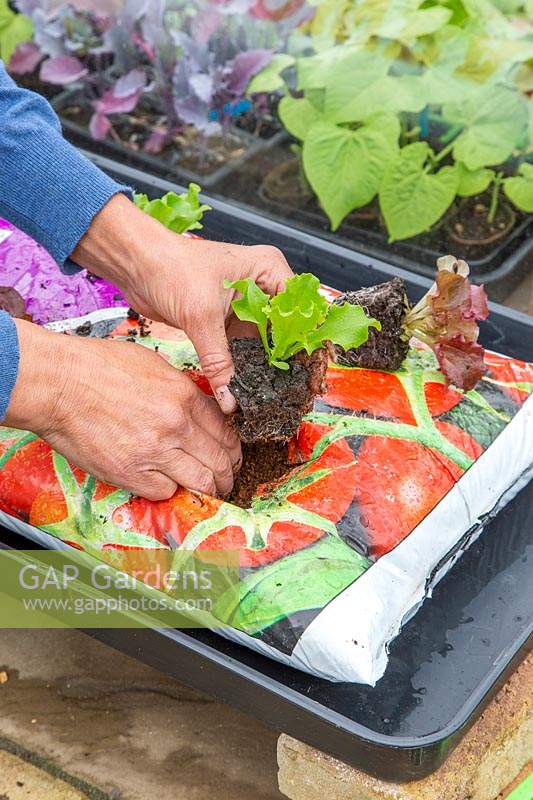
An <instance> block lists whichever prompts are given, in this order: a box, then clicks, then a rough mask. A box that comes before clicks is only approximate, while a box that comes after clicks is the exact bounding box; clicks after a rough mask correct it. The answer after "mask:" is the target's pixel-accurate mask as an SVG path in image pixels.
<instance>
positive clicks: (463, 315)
mask: <svg viewBox="0 0 533 800" xmlns="http://www.w3.org/2000/svg"><path fill="white" fill-rule="evenodd" d="M437 266H438V272H437V276H436V279H435V283H434V284H433V286H432V287H431V289H430V290H429V291H428V292H427V293H426V294H425V295H424V297H423V298H422V299H421V300H420V301H419V302H418V303H417V304H416V305H415V306H414V307H412V308H411V307H410V305H409V301H408V299H407V295H406V293H405V286H404V283H403V281H402V280H401V279H400V278H393V279H392V280H391V281H387V282H386V283H382V284H379V285H377V286H371V287H368V288H365V289H360V290H358V291H356V292H346V293H345V294H344V295H341V296H340V297H338V298H337V299H336V301H335V302H336V303H337V304H339V305H341V306H343V305H344V304H347V303H359V304H360V305H362V307H363V308H364V309H365V311H366V312H367V313H370V314H373V315H374V316H375V317H376V318H377V319H379V320H380V322H381V323H382V327H381V331H380V332H377V331H370V334H369V337H368V342H367V343H365V344H364V345H363V346H362V347H360V348H359V349H358V350H356V351H353V350H346V349H341V348H337V358H338V360H339V362H340V363H342V364H346V365H349V366H359V367H364V368H366V369H380V370H392V371H394V370H397V369H399V368H400V366H401V363H402V361H403V359H404V358H405V356H406V354H407V350H408V344H409V340H410V339H411V338H412V337H416V338H417V339H419V340H420V341H422V342H424V343H425V344H427V345H428V346H429V347H431V349H432V350H433V352H434V353H435V355H436V357H437V360H438V363H439V367H440V369H441V371H442V372H443V374H444V376H445V378H446V380H447V381H448V383H452V384H454V386H457V387H458V388H459V389H463V390H464V391H468V390H469V389H472V388H473V387H474V386H475V385H476V383H477V382H478V380H479V379H480V378H481V376H482V375H483V373H484V371H485V368H484V364H483V348H482V347H481V345H480V344H478V341H477V339H478V335H479V329H478V324H477V323H478V321H479V320H483V319H486V318H487V316H488V313H489V311H488V306H487V296H486V294H485V290H484V289H483V286H474V285H472V284H471V283H470V281H469V280H468V275H469V268H468V264H467V263H466V262H465V261H461V260H460V259H456V258H455V257H454V256H443V257H442V258H439V259H438V261H437Z"/></svg>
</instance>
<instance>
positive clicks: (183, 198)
mask: <svg viewBox="0 0 533 800" xmlns="http://www.w3.org/2000/svg"><path fill="white" fill-rule="evenodd" d="M199 193H200V187H199V186H198V184H197V183H190V184H189V189H188V190H187V192H184V193H183V194H176V192H167V193H166V194H165V195H163V197H158V198H157V199H156V200H149V198H148V195H146V194H137V193H135V194H134V195H133V201H134V203H135V205H136V206H137V208H140V209H141V211H144V212H145V213H146V214H149V215H150V216H151V217H153V218H154V219H157V220H158V221H159V222H161V223H162V224H163V225H164V226H165V228H168V229H169V230H171V231H172V232H173V233H185V232H186V231H194V230H198V229H199V228H201V227H202V225H201V223H200V220H201V219H202V217H203V215H204V213H205V212H206V211H210V210H211V206H208V205H206V204H205V203H200V198H199Z"/></svg>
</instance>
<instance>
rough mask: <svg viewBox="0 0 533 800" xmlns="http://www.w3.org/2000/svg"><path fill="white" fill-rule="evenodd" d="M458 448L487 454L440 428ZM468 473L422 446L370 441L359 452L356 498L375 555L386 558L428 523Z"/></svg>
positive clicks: (441, 424) (450, 428)
mask: <svg viewBox="0 0 533 800" xmlns="http://www.w3.org/2000/svg"><path fill="white" fill-rule="evenodd" d="M437 428H438V429H439V431H440V432H441V433H442V434H443V435H444V436H445V437H446V439H448V440H449V441H450V442H451V443H452V444H454V445H455V446H456V447H458V448H459V449H460V450H461V451H463V452H464V453H466V454H467V455H468V456H470V457H471V458H474V459H475V458H477V457H478V456H479V455H480V454H481V452H482V448H481V447H480V446H479V445H478V444H477V443H476V442H475V441H474V440H473V439H471V437H469V436H468V434H466V433H464V432H463V431H461V430H459V429H458V428H456V427H455V426H453V425H448V424H446V423H445V422H437ZM462 474H463V470H462V469H461V468H460V467H458V466H457V464H455V463H454V462H453V461H451V460H450V459H448V458H446V457H445V456H444V455H442V453H439V452H437V451H435V450H432V449H431V448H428V447H424V446H422V445H420V444H419V443H418V442H416V441H406V440H403V439H392V438H388V437H385V436H372V437H369V438H368V439H367V440H366V441H365V442H364V443H363V445H362V447H361V449H360V450H359V454H358V458H357V465H356V468H355V475H356V480H357V487H356V490H355V497H356V500H357V502H358V504H359V508H360V513H361V517H360V519H361V524H362V526H363V527H364V528H365V529H366V531H367V538H368V544H369V551H370V553H371V555H373V556H382V555H384V554H385V553H388V552H389V550H392V548H393V547H395V546H396V545H397V544H398V543H399V542H400V541H401V540H402V539H404V538H405V537H406V536H408V535H409V533H411V531H412V530H413V529H414V528H415V527H416V526H417V525H418V524H419V523H420V522H421V521H422V520H423V519H424V517H425V516H427V514H429V513H430V511H431V510H432V509H433V508H434V507H435V506H436V505H437V503H438V502H439V501H440V500H442V498H443V497H444V495H445V494H446V493H447V492H449V491H450V489H451V488H452V487H453V485H454V484H455V483H456V482H457V481H458V480H459V478H460V477H461V475H462Z"/></svg>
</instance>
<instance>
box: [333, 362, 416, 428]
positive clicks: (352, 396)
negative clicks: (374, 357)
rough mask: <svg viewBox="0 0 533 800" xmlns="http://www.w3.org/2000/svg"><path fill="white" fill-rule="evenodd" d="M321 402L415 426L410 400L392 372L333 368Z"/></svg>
mask: <svg viewBox="0 0 533 800" xmlns="http://www.w3.org/2000/svg"><path fill="white" fill-rule="evenodd" d="M327 384H328V389H327V392H326V394H325V395H323V397H322V400H323V401H324V403H327V405H329V406H333V407H334V408H349V409H350V410H352V411H359V412H364V413H365V414H370V415H372V416H375V417H391V418H394V419H398V420H400V421H401V422H406V423H408V424H409V425H414V424H415V418H414V416H413V411H412V408H411V406H410V403H409V398H408V397H407V394H406V393H405V389H404V387H403V385H402V383H401V382H400V380H399V378H398V377H397V376H396V375H394V374H393V373H390V372H376V371H375V370H370V369H359V368H357V367H337V366H331V367H330V368H329V369H328V373H327Z"/></svg>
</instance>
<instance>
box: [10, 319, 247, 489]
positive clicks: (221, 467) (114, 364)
mask: <svg viewBox="0 0 533 800" xmlns="http://www.w3.org/2000/svg"><path fill="white" fill-rule="evenodd" d="M16 325H17V330H18V335H19V343H20V368H19V376H18V379H17V383H16V385H15V389H14V391H13V394H12V397H11V402H10V405H9V409H8V413H7V416H6V419H5V420H4V422H5V424H6V425H9V426H12V427H16V428H22V429H26V430H31V431H33V432H34V433H36V434H38V435H39V436H41V437H42V438H44V439H45V440H46V441H47V442H48V443H49V444H50V445H51V446H52V447H53V448H54V449H55V450H57V451H58V452H60V453H61V454H62V455H64V456H65V457H66V458H67V459H69V460H70V461H72V462H73V463H74V464H76V465H77V466H79V467H80V468H81V469H83V470H85V471H86V472H88V473H89V474H91V475H94V476H95V477H97V478H99V479H100V480H102V481H105V482H106V483H111V484H113V485H115V486H119V487H121V488H125V489H129V490H130V491H132V492H134V493H135V494H138V495H141V496H142V497H146V498H148V499H149V500H163V499H166V498H169V497H171V496H172V495H173V494H174V492H175V491H176V488H177V485H178V484H179V485H180V486H185V487H187V488H189V489H193V490H196V491H200V492H205V493H207V494H211V495H216V494H219V495H221V496H225V495H227V494H228V493H229V492H230V491H231V488H232V486H233V473H234V471H235V470H237V469H238V468H239V466H240V463H241V451H240V443H239V440H238V437H237V435H236V433H235V431H234V430H233V428H232V427H231V425H230V424H229V421H228V420H227V418H226V417H225V416H224V415H223V414H222V413H221V411H220V409H219V407H218V406H217V404H216V402H215V401H214V400H213V399H212V398H209V397H207V396H206V395H204V394H203V393H202V392H201V391H200V390H199V389H198V388H197V387H196V385H195V384H194V383H193V382H192V381H191V380H190V379H189V378H188V377H187V376H186V375H184V374H182V373H180V372H179V371H178V370H176V369H174V368H173V367H171V366H170V365H169V364H167V362H166V361H164V359H163V358H161V357H160V356H158V355H157V354H156V353H154V352H152V351H150V350H148V349H146V348H145V347H143V346H142V345H140V344H135V343H132V342H122V341H121V342H117V341H112V340H109V341H105V340H98V339H84V338H80V337H75V336H64V335H61V334H57V333H51V332H50V331H46V330H44V329H42V328H39V327H38V326H37V325H33V324H31V323H28V322H24V321H22V320H16Z"/></svg>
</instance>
